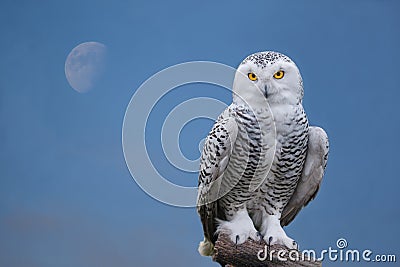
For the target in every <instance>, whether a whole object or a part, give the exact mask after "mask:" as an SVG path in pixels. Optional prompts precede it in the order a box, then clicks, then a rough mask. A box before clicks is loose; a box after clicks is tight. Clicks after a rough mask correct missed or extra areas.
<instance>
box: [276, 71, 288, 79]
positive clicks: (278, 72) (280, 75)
mask: <svg viewBox="0 0 400 267" xmlns="http://www.w3.org/2000/svg"><path fill="white" fill-rule="evenodd" d="M283 76H285V72H284V71H283V70H279V71H277V72H275V74H274V78H275V79H282V78H283Z"/></svg>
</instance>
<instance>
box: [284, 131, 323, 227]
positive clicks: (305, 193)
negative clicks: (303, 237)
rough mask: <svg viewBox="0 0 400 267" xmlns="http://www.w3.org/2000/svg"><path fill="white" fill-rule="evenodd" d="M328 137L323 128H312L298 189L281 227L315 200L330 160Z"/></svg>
mask: <svg viewBox="0 0 400 267" xmlns="http://www.w3.org/2000/svg"><path fill="white" fill-rule="evenodd" d="M328 152H329V142H328V136H327V134H326V133H325V131H324V130H323V129H322V128H319V127H310V128H309V132H308V148H307V156H306V160H305V163H304V167H303V172H302V175H301V177H300V180H299V181H298V184H297V187H296V189H295V191H294V193H293V195H292V197H291V198H290V200H289V202H288V204H287V205H286V206H285V208H284V209H283V212H282V215H281V225H282V226H286V225H288V224H289V223H290V222H291V221H292V220H293V219H294V218H295V217H296V215H297V214H298V213H299V211H300V210H301V209H302V208H303V207H304V206H306V205H307V204H308V203H309V202H310V201H311V200H313V199H314V198H315V196H316V195H317V192H318V190H319V186H320V184H321V181H322V177H323V175H324V171H325V167H326V162H327V160H328Z"/></svg>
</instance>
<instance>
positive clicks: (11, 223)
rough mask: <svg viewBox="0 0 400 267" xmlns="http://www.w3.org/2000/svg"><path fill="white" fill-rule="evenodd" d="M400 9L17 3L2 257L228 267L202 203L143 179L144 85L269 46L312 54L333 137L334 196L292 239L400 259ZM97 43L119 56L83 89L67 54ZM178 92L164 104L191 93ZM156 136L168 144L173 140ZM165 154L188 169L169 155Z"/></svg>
mask: <svg viewBox="0 0 400 267" xmlns="http://www.w3.org/2000/svg"><path fill="white" fill-rule="evenodd" d="M321 2H322V1H321ZM399 11H400V4H399V3H398V1H395V0H392V1H389V0H387V1H372V0H367V1H333V0H332V1H324V3H319V2H318V3H317V2H316V1H311V0H310V1H280V2H278V1H256V2H243V1H241V2H233V1H214V2H211V1H210V2H196V3H190V2H188V1H182V2H178V1H165V2H161V3H158V2H153V1H140V2H133V1H108V2H106V1H40V2H35V1H2V2H1V4H0V29H1V36H2V37H1V43H0V48H1V51H2V56H1V60H0V71H1V75H0V125H1V131H0V148H1V149H0V265H1V266H159V265H161V264H163V265H167V266H188V265H190V266H216V264H213V263H211V261H210V259H208V258H203V257H200V256H199V255H198V253H197V245H198V242H199V241H200V239H201V238H202V237H201V235H202V230H201V225H200V222H199V219H198V217H197V214H196V212H195V210H194V209H193V208H177V207H171V206H168V205H165V204H162V203H160V202H158V201H156V200H154V199H152V198H151V197H149V196H148V195H146V194H145V193H144V192H143V191H141V189H140V188H139V187H138V186H137V185H136V183H135V182H134V180H133V179H132V177H131V175H130V173H129V171H128V169H127V167H126V165H125V161H124V157H123V152H122V145H121V133H122V122H123V117H124V113H125V109H126V107H127V105H128V103H129V100H130V98H131V97H132V95H133V94H134V92H135V90H136V89H137V88H138V87H139V86H140V85H141V84H142V83H143V82H144V81H145V80H146V79H147V78H149V77H150V76H151V75H153V74H155V73H156V72H158V71H160V70H162V69H164V68H166V67H168V66H171V65H174V64H177V63H182V62H186V61H192V60H210V61H216V62H221V63H224V64H227V65H230V66H233V67H236V66H237V65H238V64H239V63H240V62H241V60H242V59H243V58H244V57H246V56H247V55H248V54H251V53H253V52H256V51H263V50H277V51H280V52H283V53H285V54H287V55H289V56H290V57H291V58H292V59H293V60H294V61H295V62H296V63H297V65H298V66H299V69H300V71H301V73H302V76H303V80H304V86H305V99H304V107H305V109H306V112H307V114H308V118H309V121H310V123H311V124H313V125H320V126H323V127H324V128H325V129H326V130H327V132H328V135H329V137H330V143H331V153H330V158H329V162H328V168H327V173H326V176H325V179H324V181H323V185H322V188H321V190H320V192H319V195H318V197H317V198H316V201H314V202H312V203H311V204H310V205H309V206H308V207H307V208H306V209H304V210H303V211H302V212H301V214H300V215H299V216H298V217H297V219H296V220H295V221H294V222H293V223H292V224H291V225H290V226H289V227H287V232H288V234H289V235H290V236H292V237H294V238H295V239H296V240H297V241H298V242H299V244H300V246H301V248H304V249H306V248H309V249H311V248H313V249H316V250H322V249H325V248H327V247H329V246H332V247H334V246H335V242H336V240H337V239H338V238H339V237H344V238H346V239H347V241H348V243H349V247H351V248H358V249H367V248H368V249H371V250H373V251H374V252H376V253H398V251H400V245H399V242H398V240H397V237H398V236H400V230H399V227H398V220H399V219H400V208H399V206H398V201H399V194H398V188H399V187H400V182H399V175H398V171H397V166H398V161H399V160H400V158H399V154H398V152H399V151H400V142H399V139H398V136H399V130H400V117H399V111H398V99H399V97H400V93H399V86H398V77H399V75H398V62H399V60H400V52H399V49H398V48H399V47H400V36H399V35H400V32H399V28H398V26H399V25H400V17H399V16H398V13H399ZM86 41H97V42H101V43H104V44H105V45H106V46H107V47H108V63H107V66H106V72H105V74H104V75H103V77H102V80H101V83H100V84H99V85H98V86H97V87H96V88H93V90H91V91H90V92H88V93H85V94H80V93H78V92H76V91H74V90H73V89H72V88H71V87H70V86H69V84H68V82H67V80H66V78H65V74H64V63H65V59H66V57H67V55H68V53H69V52H70V51H71V49H72V48H74V47H75V46H76V45H78V44H80V43H82V42H86ZM178 92H179V91H177V93H176V94H175V96H176V97H169V98H166V99H165V101H166V102H165V103H164V106H161V107H165V110H163V108H160V110H161V111H160V112H164V113H165V112H168V108H171V107H173V106H174V105H176V104H177V103H179V100H180V98H179V94H178ZM191 94H193V96H207V97H215V98H217V99H220V100H221V101H223V102H225V103H229V102H230V95H229V94H227V93H226V91H221V90H217V89H216V88H215V87H213V86H208V85H204V87H202V85H199V84H197V85H193V86H188V89H187V91H186V95H185V96H184V97H182V98H181V99H185V98H190V97H191ZM174 101H176V102H174ZM162 114H163V113H162ZM162 117H163V116H160V118H162ZM154 123H155V125H157V123H159V124H160V123H162V119H158V120H157V119H155V121H154ZM207 127H211V123H210V122H209V121H201V120H199V121H198V122H197V123H196V122H193V123H191V124H190V125H189V124H188V125H187V127H186V128H185V130H184V131H183V132H182V136H181V145H182V149H183V151H184V152H185V153H187V155H188V156H189V157H195V156H196V155H197V154H196V153H198V141H199V140H200V139H201V138H202V137H204V135H205V134H206V133H207V131H208V129H206V128H207ZM151 138H152V139H151V140H150V141H151V142H150V143H151V144H152V146H153V148H152V149H154V151H157V149H159V136H157V135H156V134H154V136H152V137H151ZM154 160H155V161H156V162H157V164H159V165H158V167H159V168H161V169H163V171H164V172H165V173H166V174H167V175H168V174H173V173H174V170H170V169H169V167H167V165H168V164H167V163H166V162H165V159H164V158H163V157H162V155H159V156H155V159H154ZM176 179H177V182H178V181H179V182H180V183H182V184H187V185H195V184H196V182H197V176H196V174H186V175H181V176H180V177H179V178H176ZM397 256H398V257H400V255H397ZM334 265H335V264H334V263H329V262H327V263H326V264H324V266H334ZM343 265H344V264H343ZM389 265H390V264H389ZM392 265H393V264H392Z"/></svg>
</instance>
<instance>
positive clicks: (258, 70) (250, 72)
mask: <svg viewBox="0 0 400 267" xmlns="http://www.w3.org/2000/svg"><path fill="white" fill-rule="evenodd" d="M233 93H234V96H233V100H234V102H236V103H246V104H247V105H251V106H253V107H255V106H258V105H261V106H265V103H266V101H267V102H268V104H270V105H273V104H299V103H301V101H302V99H303V94H304V91H303V81H302V78H301V75H300V71H299V69H298V68H297V66H296V64H295V63H294V62H293V61H292V60H291V59H290V58H289V57H287V56H285V55H283V54H281V53H278V52H272V51H266V52H258V53H255V54H252V55H250V56H248V57H246V58H245V59H244V60H243V61H242V63H241V64H240V65H239V67H238V68H237V71H236V74H235V79H234V82H233Z"/></svg>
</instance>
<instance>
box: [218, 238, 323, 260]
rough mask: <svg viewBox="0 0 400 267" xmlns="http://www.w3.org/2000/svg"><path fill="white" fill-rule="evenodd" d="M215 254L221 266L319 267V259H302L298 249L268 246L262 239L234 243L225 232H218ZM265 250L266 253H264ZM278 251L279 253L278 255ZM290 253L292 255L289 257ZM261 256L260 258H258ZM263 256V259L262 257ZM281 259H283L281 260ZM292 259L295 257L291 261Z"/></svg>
mask: <svg viewBox="0 0 400 267" xmlns="http://www.w3.org/2000/svg"><path fill="white" fill-rule="evenodd" d="M214 250H215V254H214V256H213V260H214V261H216V262H218V263H219V264H221V266H230V267H242V266H243V267H244V266H246V267H258V266H263V267H265V266H267V267H281V266H304V267H317V266H318V267H321V266H322V264H321V262H319V261H316V260H314V259H312V258H311V259H310V258H309V257H307V256H308V255H307V254H306V256H305V257H304V259H303V256H302V253H301V252H299V251H296V250H294V251H290V250H288V249H287V248H286V247H284V246H280V245H273V246H270V247H269V248H268V246H267V244H266V243H265V242H264V241H263V240H262V241H260V242H256V241H253V240H250V239H249V240H247V241H246V242H245V243H243V244H240V245H235V244H233V243H232V241H231V240H230V239H229V237H228V236H227V235H226V234H223V233H220V234H219V236H218V240H217V242H216V243H215V248H214ZM265 252H267V255H266V254H265ZM278 253H280V254H279V255H278ZM289 253H290V255H292V257H289ZM259 257H260V258H261V260H260V259H259ZM264 257H265V259H264ZM282 259H283V260H282ZM292 259H296V260H295V261H293V260H292Z"/></svg>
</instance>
